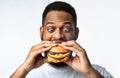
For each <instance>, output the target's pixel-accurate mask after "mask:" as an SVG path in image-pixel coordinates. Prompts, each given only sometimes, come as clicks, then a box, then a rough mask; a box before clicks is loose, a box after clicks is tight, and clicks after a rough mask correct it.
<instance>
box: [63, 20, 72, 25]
mask: <svg viewBox="0 0 120 78" xmlns="http://www.w3.org/2000/svg"><path fill="white" fill-rule="evenodd" d="M64 24H70V25H72V23H71V22H70V21H65V22H64Z"/></svg>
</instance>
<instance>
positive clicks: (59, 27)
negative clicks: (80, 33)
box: [41, 11, 77, 41]
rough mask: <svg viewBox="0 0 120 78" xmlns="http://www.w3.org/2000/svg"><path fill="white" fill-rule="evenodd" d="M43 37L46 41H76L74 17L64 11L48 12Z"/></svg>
mask: <svg viewBox="0 0 120 78" xmlns="http://www.w3.org/2000/svg"><path fill="white" fill-rule="evenodd" d="M41 29H42V32H41V34H42V35H41V37H42V39H43V40H45V41H69V40H75V39H76V35H77V34H76V31H75V26H74V23H73V20H72V16H71V15H70V14H69V13H67V12H64V11H50V12H48V14H47V16H46V19H45V22H44V26H42V28H41Z"/></svg>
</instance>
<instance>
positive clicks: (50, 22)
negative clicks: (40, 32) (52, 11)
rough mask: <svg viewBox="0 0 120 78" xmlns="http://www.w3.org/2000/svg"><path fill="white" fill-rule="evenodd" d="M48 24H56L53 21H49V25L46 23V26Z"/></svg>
mask: <svg viewBox="0 0 120 78" xmlns="http://www.w3.org/2000/svg"><path fill="white" fill-rule="evenodd" d="M47 24H54V22H52V21H49V22H47V23H46V25H47Z"/></svg>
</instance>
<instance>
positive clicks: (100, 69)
mask: <svg viewBox="0 0 120 78" xmlns="http://www.w3.org/2000/svg"><path fill="white" fill-rule="evenodd" d="M92 66H93V68H94V69H95V70H97V71H98V72H99V73H100V74H101V75H102V76H104V77H105V78H114V77H113V76H112V75H111V74H110V73H109V72H108V71H107V70H106V69H105V67H102V66H100V65H97V64H92Z"/></svg>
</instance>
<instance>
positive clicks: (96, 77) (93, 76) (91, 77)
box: [85, 68, 104, 78]
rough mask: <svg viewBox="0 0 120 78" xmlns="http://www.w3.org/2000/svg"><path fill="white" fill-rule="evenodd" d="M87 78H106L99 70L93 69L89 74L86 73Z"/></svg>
mask: <svg viewBox="0 0 120 78" xmlns="http://www.w3.org/2000/svg"><path fill="white" fill-rule="evenodd" d="M85 75H86V76H87V78H104V77H103V76H102V75H101V74H100V73H99V72H98V71H97V70H95V69H94V68H91V69H90V70H89V71H88V72H87V73H85Z"/></svg>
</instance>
